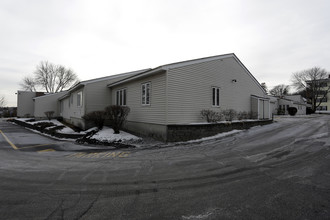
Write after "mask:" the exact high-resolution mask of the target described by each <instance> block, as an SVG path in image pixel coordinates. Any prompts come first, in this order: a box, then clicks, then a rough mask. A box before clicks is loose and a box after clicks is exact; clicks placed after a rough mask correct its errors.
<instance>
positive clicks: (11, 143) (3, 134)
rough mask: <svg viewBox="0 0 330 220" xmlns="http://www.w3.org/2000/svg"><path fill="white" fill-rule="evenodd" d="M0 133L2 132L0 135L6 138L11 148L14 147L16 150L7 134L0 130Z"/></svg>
mask: <svg viewBox="0 0 330 220" xmlns="http://www.w3.org/2000/svg"><path fill="white" fill-rule="evenodd" d="M0 133H1V134H2V136H3V137H4V138H5V139H6V141H7V142H8V144H10V146H11V147H12V148H14V150H17V149H18V148H17V147H16V146H15V144H13V143H12V142H11V141H10V140H9V139H8V138H7V136H6V135H5V134H4V133H3V132H2V131H1V130H0Z"/></svg>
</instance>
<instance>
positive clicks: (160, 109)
mask: <svg viewBox="0 0 330 220" xmlns="http://www.w3.org/2000/svg"><path fill="white" fill-rule="evenodd" d="M146 82H150V83H151V90H150V92H151V93H150V94H151V96H150V105H142V104H141V99H142V97H141V85H142V83H146ZM165 85H166V74H165V73H159V74H157V75H153V76H149V77H146V78H143V79H138V80H135V81H132V82H127V83H124V84H121V85H118V86H115V87H113V88H112V104H113V105H115V104H116V91H117V90H118V89H124V88H125V89H126V93H127V96H126V97H127V106H128V107H129V108H130V113H129V115H128V117H127V121H129V122H136V123H148V124H158V125H159V124H161V125H162V124H165V123H166V118H165V114H166V86H165ZM146 129H147V128H146Z"/></svg>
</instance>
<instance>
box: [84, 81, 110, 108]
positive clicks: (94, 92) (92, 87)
mask: <svg viewBox="0 0 330 220" xmlns="http://www.w3.org/2000/svg"><path fill="white" fill-rule="evenodd" d="M108 82H109V81H100V82H95V83H90V84H87V85H86V86H85V89H84V92H85V103H86V107H85V110H86V113H88V112H92V111H102V110H104V108H105V107H106V106H108V105H110V104H111V90H110V89H109V88H108V87H107V85H108Z"/></svg>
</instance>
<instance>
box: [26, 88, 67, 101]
mask: <svg viewBox="0 0 330 220" xmlns="http://www.w3.org/2000/svg"><path fill="white" fill-rule="evenodd" d="M65 92H66V93H68V90H65V91H61V92H55V93H48V94H45V95H43V96H38V97H34V98H33V99H39V98H45V97H46V96H52V95H59V93H65Z"/></svg>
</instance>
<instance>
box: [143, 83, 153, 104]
mask: <svg viewBox="0 0 330 220" xmlns="http://www.w3.org/2000/svg"><path fill="white" fill-rule="evenodd" d="M144 90H145V91H144ZM143 93H144V94H143ZM150 104H151V82H145V83H142V84H141V105H142V106H150Z"/></svg>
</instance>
